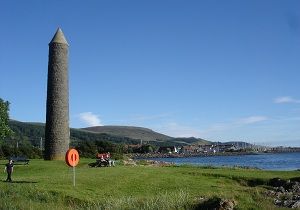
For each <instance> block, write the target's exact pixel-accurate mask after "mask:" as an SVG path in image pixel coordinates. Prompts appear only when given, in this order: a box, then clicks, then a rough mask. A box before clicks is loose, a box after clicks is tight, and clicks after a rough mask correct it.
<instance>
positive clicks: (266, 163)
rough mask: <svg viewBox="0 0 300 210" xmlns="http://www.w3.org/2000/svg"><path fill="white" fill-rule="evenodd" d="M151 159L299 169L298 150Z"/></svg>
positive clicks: (267, 168) (202, 164) (209, 164)
mask: <svg viewBox="0 0 300 210" xmlns="http://www.w3.org/2000/svg"><path fill="white" fill-rule="evenodd" d="M151 159H153V160H159V161H165V162H173V163H175V164H177V165H182V164H190V165H201V166H229V167H233V166H239V167H251V168H252V167H253V168H259V169H265V170H285V171H291V170H298V169H300V152H291V153H262V154H254V155H232V156H204V157H183V158H151Z"/></svg>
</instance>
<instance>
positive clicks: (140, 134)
mask: <svg viewBox="0 0 300 210" xmlns="http://www.w3.org/2000/svg"><path fill="white" fill-rule="evenodd" d="M83 130H87V131H91V132H94V133H106V134H110V135H114V136H125V137H128V138H131V139H138V140H142V141H147V142H148V141H169V140H172V139H173V138H172V137H170V136H166V135H163V134H160V133H157V132H155V131H153V130H150V129H148V128H142V127H133V126H96V127H88V128H83Z"/></svg>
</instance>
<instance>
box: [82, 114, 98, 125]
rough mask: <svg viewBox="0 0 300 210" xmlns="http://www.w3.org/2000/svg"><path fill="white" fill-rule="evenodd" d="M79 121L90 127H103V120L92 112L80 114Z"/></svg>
mask: <svg viewBox="0 0 300 210" xmlns="http://www.w3.org/2000/svg"><path fill="white" fill-rule="evenodd" d="M78 116H79V119H80V120H81V121H82V122H84V123H85V124H87V125H88V126H101V125H103V124H102V123H101V120H100V118H99V116H98V115H95V114H93V113H92V112H83V113H80V114H79V115H78Z"/></svg>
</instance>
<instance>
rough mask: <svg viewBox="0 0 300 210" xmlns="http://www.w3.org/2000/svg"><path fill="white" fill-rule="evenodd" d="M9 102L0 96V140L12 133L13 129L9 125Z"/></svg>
mask: <svg viewBox="0 0 300 210" xmlns="http://www.w3.org/2000/svg"><path fill="white" fill-rule="evenodd" d="M8 112H9V102H8V101H4V100H3V99H2V98H0V140H3V139H4V138H5V137H6V136H10V135H12V130H11V129H10V128H9V126H8V121H9V114H8Z"/></svg>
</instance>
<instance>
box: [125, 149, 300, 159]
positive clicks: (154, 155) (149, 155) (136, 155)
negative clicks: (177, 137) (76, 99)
mask: <svg viewBox="0 0 300 210" xmlns="http://www.w3.org/2000/svg"><path fill="white" fill-rule="evenodd" d="M295 152H299V151H293V152H291V151H290V152H286V151H284V152H278V151H276V152H274V151H273V152H225V153H191V154H183V153H171V154H167V153H145V154H141V153H132V154H129V155H128V156H129V157H130V158H132V159H137V160H139V159H149V158H188V157H213V156H242V155H261V154H279V153H295Z"/></svg>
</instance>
